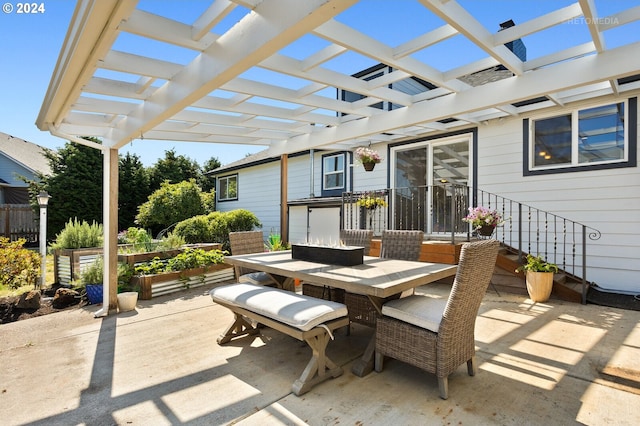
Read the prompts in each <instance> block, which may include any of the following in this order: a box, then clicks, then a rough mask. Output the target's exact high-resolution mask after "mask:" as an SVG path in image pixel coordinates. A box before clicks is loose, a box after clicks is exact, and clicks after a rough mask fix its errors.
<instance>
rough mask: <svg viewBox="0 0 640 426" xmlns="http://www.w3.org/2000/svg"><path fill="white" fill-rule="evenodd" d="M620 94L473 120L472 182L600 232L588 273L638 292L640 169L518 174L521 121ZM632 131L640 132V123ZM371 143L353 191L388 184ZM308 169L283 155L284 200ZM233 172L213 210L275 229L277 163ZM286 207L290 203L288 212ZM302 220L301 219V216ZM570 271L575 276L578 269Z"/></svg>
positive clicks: (356, 168)
mask: <svg viewBox="0 0 640 426" xmlns="http://www.w3.org/2000/svg"><path fill="white" fill-rule="evenodd" d="M638 94H640V93H638ZM638 94H635V96H637V95H638ZM628 96H629V97H631V96H634V95H628ZM620 100H621V99H620V98H614V97H610V98H601V99H599V100H598V101H597V102H576V103H574V104H571V106H570V107H566V108H559V107H558V108H555V109H554V110H553V111H552V110H545V111H542V112H538V113H536V114H535V115H530V116H525V115H521V116H518V117H513V118H511V119H496V120H490V121H488V122H486V123H481V124H479V125H478V126H477V129H478V152H477V154H478V160H477V164H476V165H475V166H476V167H477V170H478V177H477V182H476V184H477V187H478V188H479V189H481V190H484V191H488V192H491V193H494V194H497V195H499V196H501V197H505V198H507V199H512V200H514V201H516V202H521V203H524V204H527V205H530V206H532V207H535V208H537V209H540V210H542V211H547V212H550V213H553V214H556V215H558V216H561V217H564V218H567V219H569V220H572V221H575V222H579V223H582V224H584V225H587V226H588V227H590V228H595V229H597V230H599V231H600V232H601V234H602V235H601V237H600V239H598V240H595V241H592V240H589V239H588V240H587V279H588V280H589V281H592V282H595V283H596V284H598V285H599V286H600V287H603V288H605V289H609V290H612V291H618V292H629V293H639V294H640V168H638V167H633V168H621V169H609V170H596V171H583V172H571V173H558V174H548V175H537V176H523V165H522V162H523V152H522V149H523V134H522V125H523V120H524V119H526V118H529V119H535V118H538V117H541V116H543V115H547V114H548V113H549V112H550V111H552V112H551V114H552V115H558V114H562V113H565V112H570V111H572V110H574V109H576V108H578V109H579V108H585V107H590V106H594V105H595V104H601V103H603V102H610V103H613V102H619V101H620ZM638 122H640V118H639V120H638ZM639 127H640V126H639ZM471 128H472V127H471V126H470V129H471ZM638 133H639V134H640V129H638ZM371 147H372V148H373V149H376V150H377V151H378V152H379V153H380V154H381V155H382V156H383V157H384V160H383V161H382V163H380V164H377V165H376V167H375V169H374V170H373V171H371V172H366V171H365V170H364V168H363V167H362V165H361V164H359V163H357V162H355V161H354V164H353V190H354V191H367V190H377V189H384V188H386V187H387V185H388V182H387V170H388V167H389V161H388V158H387V147H386V144H373V145H372V146H371ZM326 153H327V152H321V151H318V152H316V154H315V161H314V174H315V176H314V190H313V192H314V195H315V196H320V195H321V193H322V154H326ZM639 163H640V161H639ZM310 171H311V167H310V163H309V156H308V155H303V156H299V157H291V158H290V159H289V169H288V198H289V200H295V199H300V198H307V197H309V196H310V191H311V188H310V183H309V174H310ZM238 173H239V196H240V199H239V200H238V201H237V202H226V203H219V205H218V208H219V209H220V210H231V209H233V208H246V209H249V210H251V211H253V212H254V213H255V214H256V215H257V216H258V217H259V219H260V220H261V221H262V223H263V224H264V228H263V229H264V231H265V235H268V233H269V230H271V229H277V230H279V226H280V219H279V213H280V211H279V200H280V192H279V191H280V190H279V188H280V187H279V183H280V163H279V162H272V163H268V164H265V165H260V166H251V167H247V168H245V169H242V170H241V171H239V172H238ZM347 174H349V172H347ZM293 208H294V207H291V208H290V213H291V212H292V211H293V210H291V209H293ZM295 209H297V210H295V213H293V214H291V217H290V232H291V236H294V235H296V236H298V235H302V234H303V233H304V232H305V227H306V207H295ZM298 210H299V211H298ZM303 212H304V213H303ZM513 219H514V220H515V219H516V218H513ZM303 220H304V223H302V222H301V221H303ZM298 222H301V223H298ZM524 248H525V249H526V246H525V247H524ZM581 250H582V247H581V242H580V241H578V245H577V246H576V251H577V254H576V258H575V262H576V263H577V264H578V265H579V264H580V263H581V261H582V259H581V255H580V253H581ZM570 261H571V260H569V262H570ZM575 272H578V275H581V271H580V270H576V271H575Z"/></svg>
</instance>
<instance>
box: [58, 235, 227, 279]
mask: <svg viewBox="0 0 640 426" xmlns="http://www.w3.org/2000/svg"><path fill="white" fill-rule="evenodd" d="M221 247H222V245H221V244H220V243H208V244H187V245H185V246H184V247H183V248H181V249H175V250H165V251H151V252H146V253H126V254H119V255H118V262H123V263H128V264H130V265H132V266H134V265H135V264H137V263H142V262H146V261H149V260H151V259H153V258H155V257H158V258H160V259H169V258H172V257H174V256H176V255H178V254H180V253H182V252H183V251H184V249H185V248H201V249H203V250H214V249H220V248H221ZM102 253H103V249H102V247H91V248H81V249H57V250H55V251H54V254H53V258H54V260H53V262H54V279H55V282H56V283H58V284H60V285H63V286H69V285H71V281H74V280H79V279H80V275H81V274H82V271H83V270H84V268H85V267H87V266H89V265H91V264H93V262H95V260H96V258H97V257H98V256H101V255H102Z"/></svg>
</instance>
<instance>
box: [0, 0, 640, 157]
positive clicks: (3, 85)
mask: <svg viewBox="0 0 640 426" xmlns="http://www.w3.org/2000/svg"><path fill="white" fill-rule="evenodd" d="M459 2H460V3H461V4H462V5H463V6H464V7H465V8H466V9H467V10H468V11H469V12H470V13H472V14H473V15H474V16H475V17H476V19H478V20H479V21H480V22H481V23H483V24H484V25H485V26H486V27H487V28H488V29H489V30H492V31H497V29H498V24H499V23H500V22H503V21H506V20H508V19H513V20H514V21H515V22H516V23H519V22H523V21H526V20H528V19H531V18H534V17H537V16H540V15H543V14H545V13H548V12H550V11H552V10H555V9H557V8H559V7H563V6H568V5H570V4H572V3H573V0H518V1H514V0H459ZM3 3H4V1H3ZM9 3H11V4H12V5H14V6H15V5H16V4H17V2H15V1H13V0H10V1H9ZM41 3H43V4H44V6H45V12H44V13H42V14H22V15H20V14H16V13H15V10H14V12H13V13H9V14H8V13H0V40H2V45H1V47H0V51H1V52H2V62H1V63H2V66H1V67H0V94H1V101H0V132H4V133H8V134H11V135H13V136H15V137H19V138H22V139H25V140H28V141H30V142H34V143H37V144H39V145H42V146H45V147H49V148H58V147H61V146H63V145H64V144H65V142H66V141H64V140H62V139H59V138H56V137H54V136H51V135H50V134H49V133H47V132H41V131H40V130H38V129H37V127H36V126H35V124H34V123H35V121H36V118H37V115H38V112H39V110H40V107H41V105H42V100H43V98H44V96H45V93H46V90H47V87H48V85H49V80H50V78H51V74H52V71H53V69H54V67H55V64H56V61H57V58H58V54H59V51H60V48H61V46H62V43H63V41H64V37H65V34H66V31H67V27H68V25H69V22H70V20H71V17H72V14H73V10H74V7H75V2H74V1H71V0H48V1H44V2H41ZM210 3H211V0H182V1H176V0H142V1H141V2H140V5H139V7H140V8H142V9H145V10H148V11H150V12H154V13H158V14H161V15H166V16H171V17H172V18H174V19H177V20H180V21H183V22H192V21H193V20H194V19H195V18H196V17H197V16H199V14H200V13H202V11H204V10H205V9H206V7H207V6H208V5H209V4H210ZM403 3H407V4H409V3H413V2H405V1H404V0H393V1H391V0H367V1H366V2H364V1H363V2H361V3H359V4H357V5H356V6H354V7H352V8H351V9H349V10H347V11H346V12H345V13H343V14H342V15H340V16H338V17H337V18H336V19H337V20H338V21H341V22H344V23H349V24H350V25H352V26H353V27H355V28H356V29H358V30H360V31H363V32H365V33H371V32H372V31H375V33H376V34H375V35H376V37H378V38H380V39H381V40H382V41H384V42H386V43H388V44H390V45H391V46H396V45H399V44H401V43H403V42H405V41H407V40H410V39H411V38H413V37H416V36H417V35H419V34H422V33H424V32H426V31H428V30H429V29H434V28H436V27H438V26H440V25H441V24H442V23H441V22H439V21H438V20H437V19H435V18H434V17H433V16H431V15H429V13H428V12H427V11H426V10H424V9H423V8H417V9H416V10H414V11H407V10H405V9H403V8H399V7H397V6H394V5H398V4H403ZM595 3H596V8H597V13H598V15H599V16H608V15H610V14H612V13H615V12H618V11H620V10H623V9H626V8H628V7H631V6H634V5H639V4H640V1H638V0H596V1H595ZM365 17H366V18H365ZM235 19H237V17H235V16H234V15H231V16H229V17H228V18H227V19H226V20H224V21H223V22H221V23H220V24H219V26H217V27H216V28H214V29H213V30H214V32H221V31H223V30H225V29H227V28H228V27H229V26H230V25H233V23H234V22H235V21H234V20H235ZM578 24H579V23H576V24H574V25H572V24H571V23H567V24H563V25H561V26H558V27H556V28H553V29H551V30H549V31H545V32H544V34H536V35H532V36H529V37H526V38H525V39H524V40H523V41H524V43H525V45H526V47H527V54H528V58H529V59H533V58H536V57H539V56H542V55H545V54H547V53H549V52H550V51H552V50H558V49H561V48H565V47H570V46H575V45H577V44H581V43H584V42H587V41H589V40H590V38H589V34H588V31H587V30H586V28H584V25H578ZM639 32H640V25H639V24H638V23H633V24H629V25H625V26H622V27H621V28H618V29H615V30H611V31H607V32H606V33H605V40H606V43H607V47H609V48H611V47H616V46H618V45H620V44H624V40H625V39H627V38H628V37H631V38H633V39H636V40H637V37H638V36H637V35H636V34H638V33H639ZM631 34H633V35H631ZM371 35H373V34H371ZM132 39H133V40H134V41H133V42H132V41H131V40H127V38H126V36H123V37H122V38H121V39H118V40H117V41H116V46H117V47H120V46H118V43H121V44H122V46H121V47H123V49H122V50H127V51H130V52H133V53H135V52H136V50H139V51H144V52H145V53H149V51H148V49H150V48H152V46H147V45H142V44H139V45H136V43H135V38H132ZM326 43H327V42H326V41H324V40H321V39H319V38H317V37H314V36H306V37H303V38H302V39H301V40H299V41H298V42H296V43H293V44H292V45H291V46H289V47H287V48H286V49H284V51H283V53H285V54H287V55H290V56H292V57H294V58H302V57H305V56H306V55H308V54H309V51H314V50H316V49H318V48H322V47H324V45H326ZM125 45H126V49H124V47H125ZM164 48H165V49H166V46H165V47H164ZM452 52H454V53H452ZM461 52H464V53H461ZM165 54H166V53H165ZM193 56H195V53H194V52H181V51H178V50H176V52H175V55H173V57H172V58H171V60H174V61H175V62H180V63H186V62H188V61H189V60H190V58H191V57H193ZM416 57H417V58H419V59H421V60H423V61H425V62H427V63H429V64H431V65H433V66H435V67H436V68H438V69H440V70H448V69H451V68H454V67H456V66H459V65H462V64H463V63H467V62H470V61H472V60H475V59H481V58H483V57H486V54H485V53H484V52H482V51H480V50H479V49H477V48H476V47H475V46H473V45H471V43H470V42H467V41H466V40H461V38H460V37H457V38H454V39H450V40H448V41H446V42H444V43H441V45H438V46H435V47H431V48H428V49H425V50H424V51H423V52H419V53H418V54H416ZM371 65H375V62H373V61H372V60H371V59H369V58H365V57H362V56H359V55H357V54H349V55H344V56H341V57H338V58H336V59H335V60H333V61H330V62H328V63H326V64H325V66H326V67H328V68H332V69H336V70H339V71H343V72H349V73H354V72H357V71H359V70H361V69H364V68H366V67H368V66H371ZM246 77H250V78H254V79H257V80H270V81H272V82H273V76H272V75H269V73H268V72H266V71H265V72H263V73H262V72H260V71H253V70H252V71H249V72H247V73H246ZM289 84H291V85H292V86H295V85H296V84H299V83H297V82H295V81H291V82H290V83H289ZM172 148H175V150H176V152H178V153H179V154H184V155H186V156H188V157H191V158H193V159H195V160H197V161H198V162H200V163H203V162H204V161H205V160H207V159H209V158H211V157H218V158H219V159H220V161H221V162H222V163H223V164H226V163H229V162H232V161H235V160H237V159H240V158H242V157H244V156H245V155H246V154H247V153H250V152H257V151H259V150H262V149H264V148H263V147H256V146H233V145H223V144H196V143H184V142H161V141H134V142H133V143H132V144H130V145H127V146H126V147H125V148H123V149H122V150H121V152H126V151H130V152H134V153H136V154H138V155H139V156H140V157H141V159H142V161H143V163H144V164H145V165H147V166H150V165H152V164H153V163H154V162H155V161H156V160H157V159H158V158H159V157H163V156H164V151H165V150H169V149H172Z"/></svg>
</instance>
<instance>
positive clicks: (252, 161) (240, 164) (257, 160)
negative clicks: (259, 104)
mask: <svg viewBox="0 0 640 426" xmlns="http://www.w3.org/2000/svg"><path fill="white" fill-rule="evenodd" d="M317 151H319V150H317ZM308 152H309V151H301V152H296V153H293V154H289V155H288V156H289V158H292V157H298V156H300V155H304V154H307V153H308ZM278 160H280V156H269V152H268V150H267V149H265V150H264V151H259V152H256V153H255V154H251V155H247V156H246V157H244V158H242V159H240V160H237V161H233V162H231V163H229V164H225V165H224V166H220V167H218V168H217V169H213V170H209V171H207V172H205V174H208V175H214V176H216V175H220V174H223V173H228V172H231V171H234V170H240V169H244V168H246V167H251V166H257V165H258V164H264V163H270V162H272V161H278Z"/></svg>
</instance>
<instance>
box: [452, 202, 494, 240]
mask: <svg viewBox="0 0 640 426" xmlns="http://www.w3.org/2000/svg"><path fill="white" fill-rule="evenodd" d="M462 220H463V221H464V222H468V223H470V224H471V226H472V227H473V229H475V230H476V232H477V233H478V235H484V236H490V235H491V234H493V231H494V230H495V228H496V226H498V225H502V224H503V223H504V219H503V218H502V215H501V214H500V213H499V212H498V211H497V210H490V209H487V208H485V207H482V206H478V207H469V214H468V215H466V216H465V217H463V218H462Z"/></svg>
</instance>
